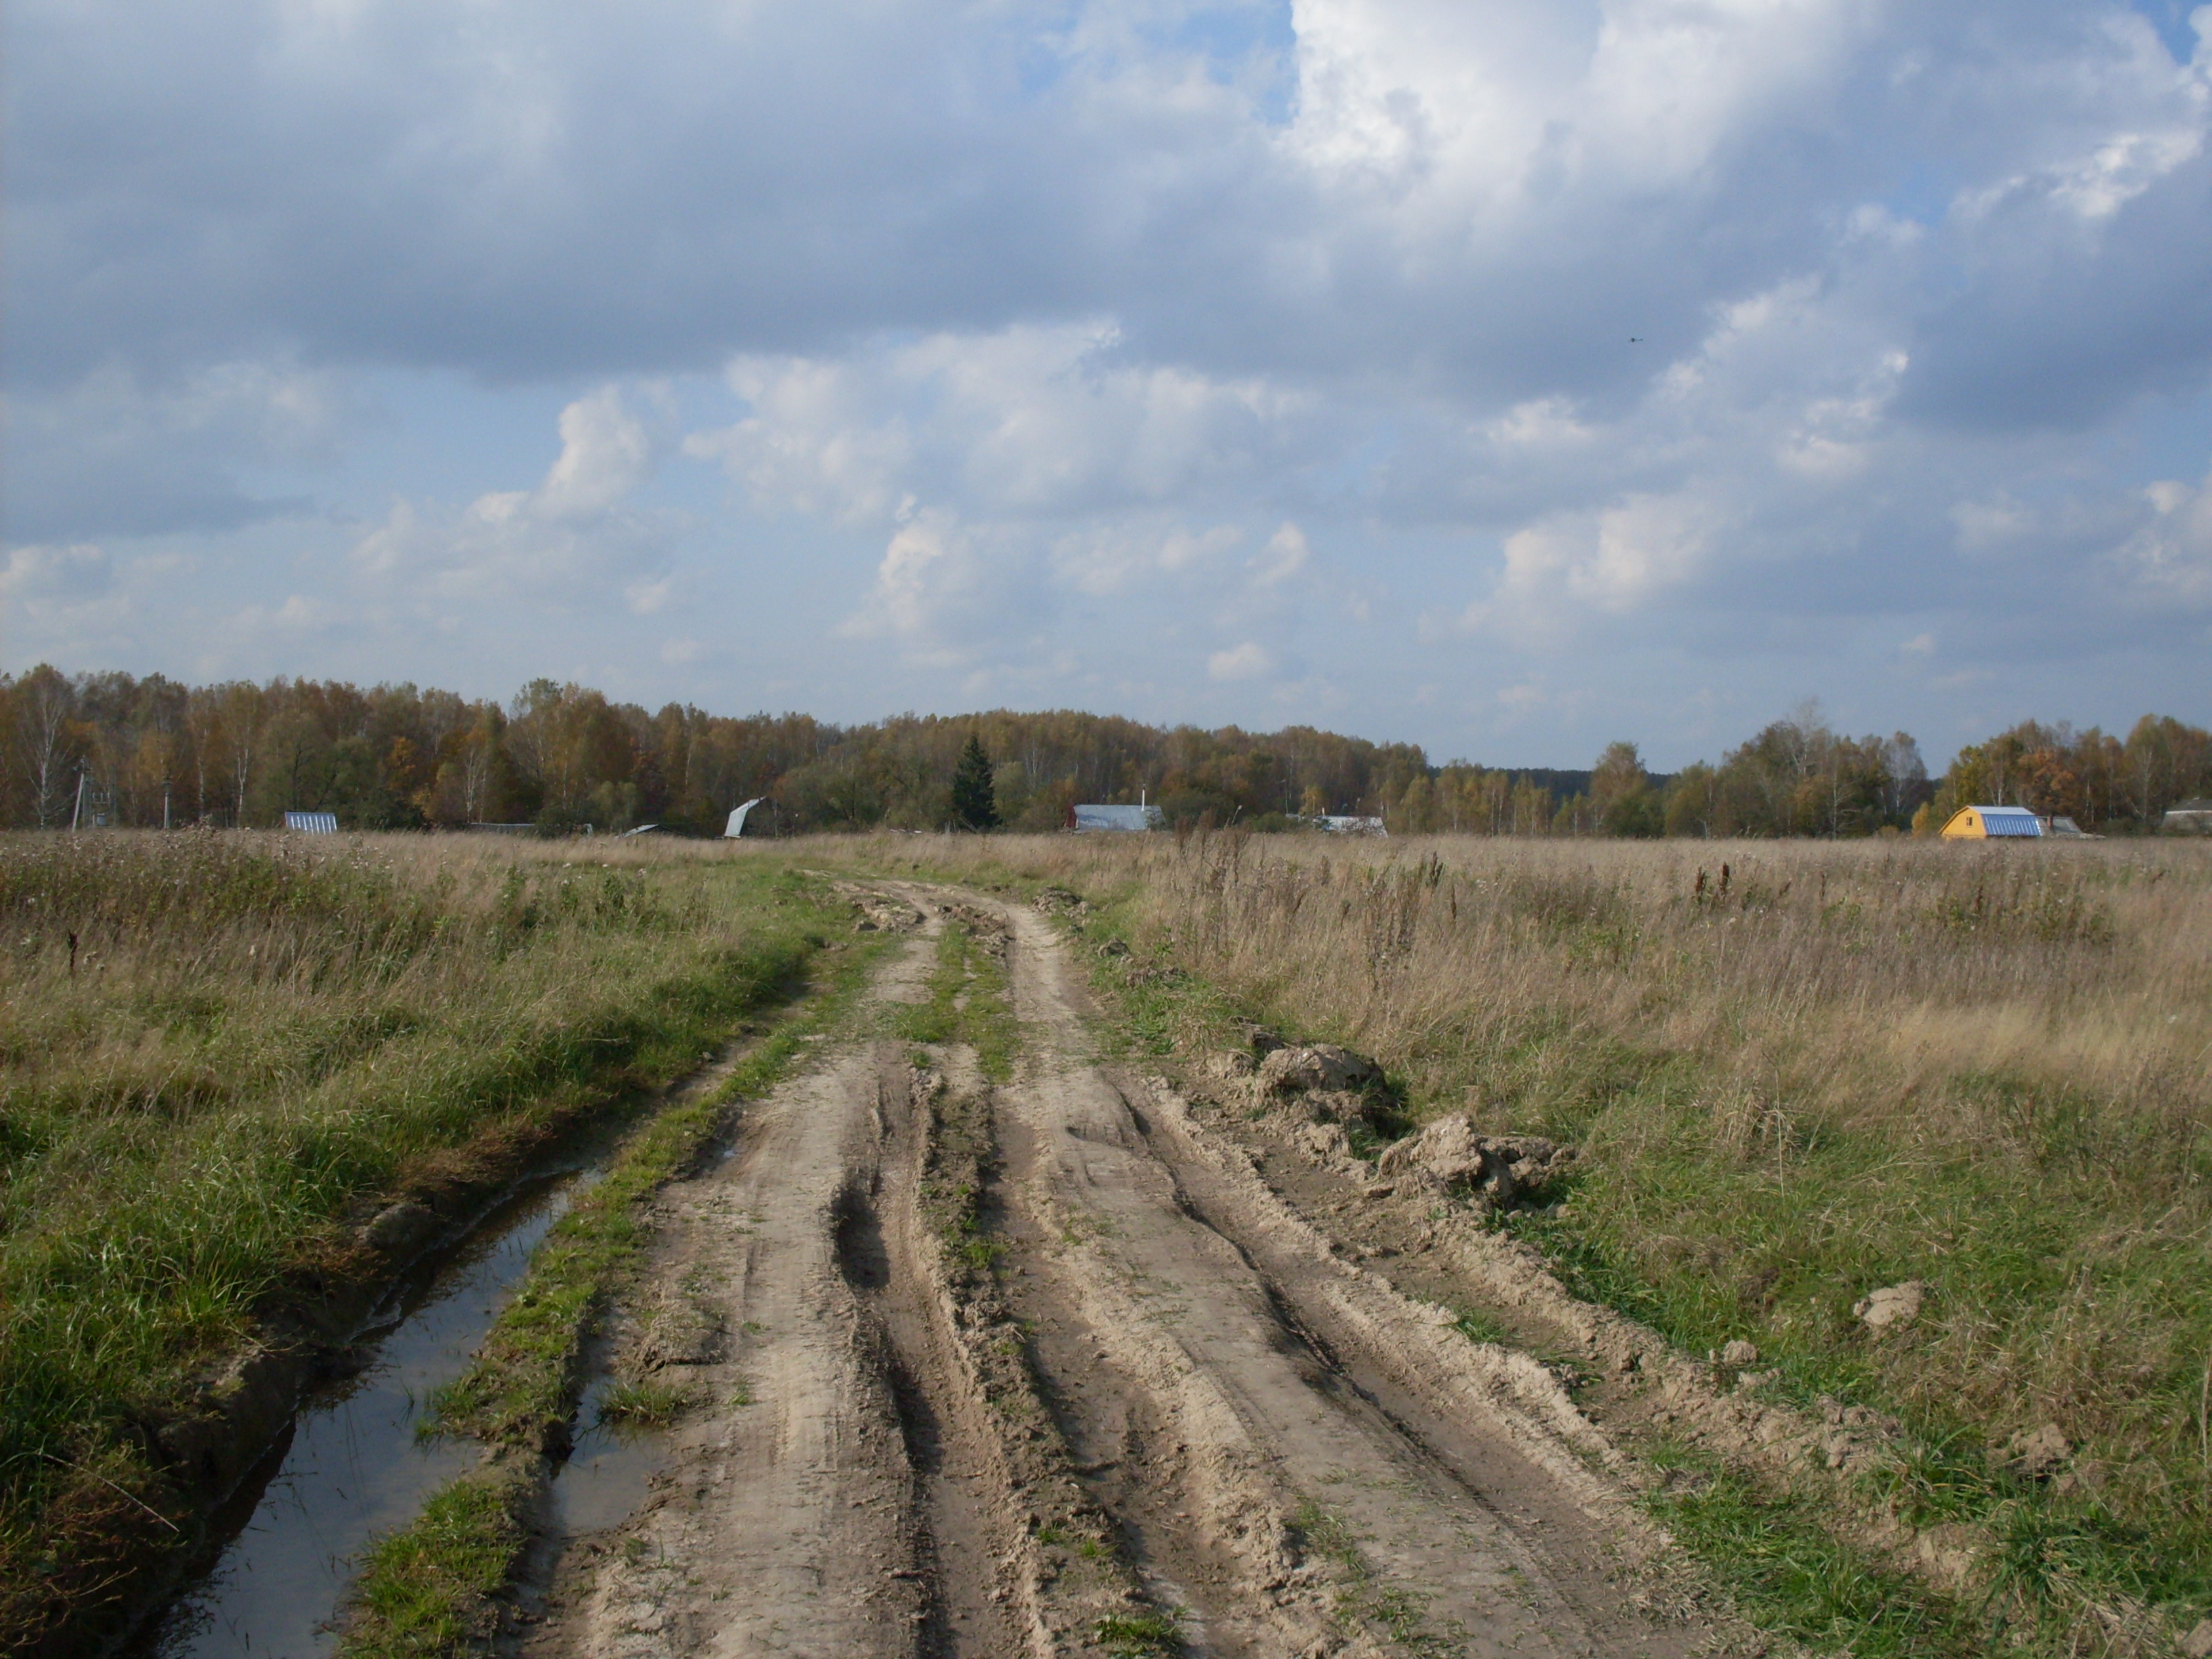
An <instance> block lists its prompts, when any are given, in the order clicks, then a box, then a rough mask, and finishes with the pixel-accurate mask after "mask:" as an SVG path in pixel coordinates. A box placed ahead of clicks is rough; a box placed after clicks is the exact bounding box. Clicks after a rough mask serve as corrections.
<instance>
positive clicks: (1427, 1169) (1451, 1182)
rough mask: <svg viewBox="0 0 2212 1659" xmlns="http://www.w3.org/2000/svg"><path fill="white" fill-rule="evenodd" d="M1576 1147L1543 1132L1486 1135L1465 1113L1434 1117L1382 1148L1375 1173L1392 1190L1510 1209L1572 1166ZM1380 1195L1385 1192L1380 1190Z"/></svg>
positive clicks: (1539, 1190) (1486, 1209) (1409, 1194)
mask: <svg viewBox="0 0 2212 1659" xmlns="http://www.w3.org/2000/svg"><path fill="white" fill-rule="evenodd" d="M1576 1156H1577V1154H1576V1151H1575V1149H1574V1148H1573V1147H1571V1146H1559V1145H1558V1144H1557V1143H1555V1142H1553V1141H1549V1140H1546V1139H1543V1138H1542V1137H1541V1136H1538V1135H1486V1134H1484V1133H1481V1132H1480V1130H1478V1129H1477V1128H1476V1127H1474V1119H1473V1118H1471V1117H1469V1116H1468V1115H1467V1114H1466V1113H1464V1112H1454V1113H1451V1114H1449V1115H1447V1116H1444V1117H1440V1118H1437V1119H1434V1120H1432V1121H1431V1122H1429V1123H1428V1124H1427V1125H1426V1126H1425V1127H1423V1128H1422V1129H1421V1130H1420V1132H1419V1133H1417V1134H1412V1135H1408V1136H1407V1137H1406V1139H1403V1140H1400V1141H1397V1142H1395V1143H1394V1144H1393V1145H1391V1146H1386V1147H1384V1148H1383V1152H1382V1155H1381V1156H1380V1157H1379V1158H1376V1160H1375V1173H1376V1175H1377V1176H1380V1177H1382V1178H1383V1180H1384V1181H1386V1182H1389V1188H1390V1190H1391V1191H1395V1192H1403V1193H1405V1194H1407V1195H1408V1196H1413V1195H1417V1194H1423V1193H1426V1194H1433V1195H1435V1196H1437V1197H1449V1198H1455V1199H1459V1200H1463V1201H1464V1202H1466V1203H1468V1204H1471V1205H1473V1206H1474V1207H1475V1208H1477V1209H1479V1210H1485V1211H1489V1210H1510V1209H1511V1208H1512V1207H1513V1206H1515V1205H1516V1204H1519V1203H1521V1202H1522V1201H1523V1200H1526V1199H1528V1198H1531V1197H1534V1195H1535V1194H1538V1193H1540V1192H1541V1190H1542V1189H1543V1188H1545V1187H1547V1186H1548V1185H1549V1184H1550V1183H1551V1182H1552V1181H1553V1178H1554V1177H1556V1176H1559V1175H1562V1174H1564V1173H1565V1171H1566V1170H1568V1169H1569V1168H1570V1167H1571V1166H1572V1164H1574V1161H1575V1158H1576ZM1377 1195H1378V1196H1381V1195H1383V1194H1380V1193H1378V1194H1377Z"/></svg>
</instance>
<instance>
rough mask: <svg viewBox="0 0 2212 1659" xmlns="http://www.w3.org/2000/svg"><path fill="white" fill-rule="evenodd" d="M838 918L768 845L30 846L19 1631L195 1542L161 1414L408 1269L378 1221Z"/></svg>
mask: <svg viewBox="0 0 2212 1659" xmlns="http://www.w3.org/2000/svg"><path fill="white" fill-rule="evenodd" d="M822 928H823V914H822V912H821V911H820V910H819V909H818V908H817V904H816V902H815V900H814V897H813V896H812V892H811V889H810V888H809V887H808V886H807V885H806V884H805V883H804V882H802V881H800V880H799V879H798V878H795V877H793V876H792V875H790V874H788V873H787V872H784V871H783V870H782V869H781V866H779V865H777V864H775V863H772V862H771V861H769V860H765V859H761V858H748V857H728V856H724V857H720V858H707V857H701V856H696V855H693V854H676V853H672V852H671V853H659V852H658V851H656V852H655V853H653V854H647V853H646V852H644V851H643V850H641V849H627V848H624V849H608V850H607V851H606V852H605V853H602V854H597V855H596V856H595V855H593V854H592V853H591V852H589V851H586V849H583V848H579V847H578V846H577V845H576V844H575V843H568V844H566V845H562V846H548V845H543V844H538V845H532V844H517V843H504V844H500V845H487V844H486V843H484V842H479V841H465V840H462V839H459V838H431V837H397V836H393V837H361V838H349V839H347V840H344V841H338V842H322V843H308V842H300V841H297V840H292V841H288V840H286V839H284V838H283V837H281V836H262V835H256V834H252V833H245V834H236V833H229V834H216V833H200V832H195V833H190V834H183V835H174V836H156V835H138V834H121V833H118V834H112V835H100V836H83V837H76V838H64V837H60V836H9V837H5V838H0V1152H4V1156H0V1646H13V1645H16V1644H26V1643H29V1642H31V1641H33V1640H36V1639H40V1638H41V1637H42V1636H43V1635H49V1634H51V1633H52V1632H57V1631H58V1630H61V1629H63V1628H64V1627H66V1628H69V1629H72V1630H77V1631H80V1632H87V1633H88V1635H87V1639H90V1637H89V1632H92V1631H93V1630H94V1629H96V1628H98V1627H99V1626H100V1620H101V1619H102V1618H103V1617H112V1616H114V1615H115V1614H116V1613H119V1611H120V1610H121V1609H122V1608H123V1607H125V1606H127V1605H128V1603H129V1601H130V1598H131V1595H133V1594H134V1593H135V1590H136V1587H137V1585H139V1584H141V1583H144V1582H145V1576H146V1574H147V1573H148V1572H149V1571H156V1570H158V1569H159V1567H160V1566H161V1563H162V1562H163V1561H164V1560H166V1559H170V1558H171V1557H173V1555H174V1553H176V1552H178V1551H180V1550H183V1549H185V1548H188V1547H190V1546H191V1543H192V1542H193V1541H194V1540H195V1538H196V1535H197V1525H198V1518H197V1517H198V1514H199V1507H200V1505H201V1504H202V1503H204V1501H205V1500H206V1498H207V1497H208V1494H206V1493H204V1492H197V1491H195V1490H193V1489H192V1488H191V1486H190V1485H189V1484H188V1483H187V1482H186V1481H185V1480H183V1479H181V1478H180V1477H179V1475H178V1474H175V1473H173V1471H172V1469H171V1468H169V1467H168V1466H167V1464H166V1462H164V1461H163V1455H162V1454H161V1452H160V1451H159V1450H158V1446H159V1442H158V1440H157V1439H156V1437H155V1436H156V1432H157V1431H158V1430H159V1429H160V1428H161V1425H163V1424H164V1423H165V1422H167V1421H168V1420H170V1419H172V1418H173V1415H174V1414H175V1413H177V1412H178V1411H179V1409H181V1408H182V1407H183V1406H184V1404H185V1401H187V1400H188V1399H189V1398H190V1397H191V1392H192V1390H193V1389H194V1387H195V1386H196V1383H197V1379H198V1378H199V1377H201V1376H204V1375H206V1374H207V1373H208V1371H209V1370H210V1368H211V1367H212V1366H213V1365H214V1364H215V1363H216V1361H217V1360H218V1359H219V1358H221V1357H222V1356H223V1355H225V1354H227V1353H229V1352H235V1351H236V1350H237V1349H238V1348H239V1347H240V1345H241V1344H243V1343H245V1342H246V1341H247V1340H249V1339H250V1338H251V1337H252V1334H254V1333H255V1332H256V1331H257V1330H258V1329H260V1328H264V1325H265V1323H266V1322H267V1321H268V1320H270V1318H271V1317H272V1316H278V1315H283V1314H285V1313H287V1312H289V1311H295V1310H296V1311H298V1312H300V1313H302V1314H306V1315H312V1314H313V1310H315V1309H316V1308H317V1307H319V1306H320V1305H323V1304H325V1302H326V1300H327V1298H328V1297H329V1296H330V1294H331V1287H332V1286H333V1285H337V1284H344V1283H349V1282H362V1281H366V1280H373V1279H374V1277H375V1276H376V1275H377V1274H378V1273H381V1272H383V1271H386V1270H387V1269H386V1267H383V1266H380V1264H379V1262H378V1261H377V1260H376V1259H375V1258H374V1256H373V1255H371V1254H369V1253H368V1252H367V1251H366V1250H365V1249H363V1248H362V1245H361V1244H360V1243H358V1233H357V1231H356V1229H357V1227H358V1225H359V1224H360V1223H361V1222H362V1221H363V1220H364V1219H365V1218H367V1217H368V1216H369V1215H371V1214H373V1213H374V1212H375V1210H376V1209H377V1208H378V1207H379V1206H380V1205H382V1204H383V1203H386V1202H387V1201H389V1200H392V1199H393V1198H396V1197H400V1196H405V1195H428V1196H435V1194H439V1193H441V1192H447V1191H453V1190H456V1189H457V1188H458V1189H466V1188H471V1187H481V1186H483V1184H484V1183H486V1182H490V1183H493V1184H496V1182H497V1181H499V1180H500V1179H503V1178H504V1177H505V1176H507V1174H510V1173H513V1172H514V1171H515V1170H518V1169H519V1168H520V1166H521V1165H522V1164H526V1162H527V1160H528V1159H529V1158H531V1157H532V1156H533V1155H535V1154H536V1152H538V1151H539V1150H540V1149H542V1148H544V1147H545V1146H548V1145H549V1144H550V1141H551V1140H552V1139H554V1138H555V1137H556V1136H557V1135H558V1134H560V1133H563V1132H565V1130H566V1129H567V1128H568V1127H569V1126H571V1125H574V1124H577V1123H580V1122H581V1121H583V1120H584V1119H586V1117H587V1116H592V1115H600V1114H604V1113H605V1112H607V1111H609V1110H611V1109H618V1108H619V1106H620V1105H621V1103H623V1102H624V1101H625V1100H629V1099H633V1098H635V1097H636V1096H637V1095H638V1094H639V1093H640V1092H641V1091H643V1090H646V1089H648V1088H650V1087H653V1086H654V1085H659V1084H660V1083H662V1082H664V1081H665V1080H666V1079H669V1078H671V1077H672V1076H675V1075H677V1074H678V1073H680V1072H682V1071H684V1069H686V1068H688V1067H690V1066H694V1065H696V1063H697V1062H698V1060H700V1058H701V1057H702V1054H703V1053H705V1052H707V1051H708V1050H709V1049H710V1048H712V1046H713V1045H714V1044H715V1043H717V1042H720V1041H722V1040H723V1039H724V1038H726V1036H728V1034H729V1033H730V1032H731V1031H732V1030H733V1029H735V1027H736V1026H737V1025H738V1023H739V1022H740V1021H741V1020H742V1019H743V1018H744V1017H745V1016H746V1014H747V1013H749V1012H751V1011H753V1010H756V1009H757V1008H759V1007H761V1006H763V1005H765V1004H767V1003H769V1002H772V1001H773V1000H775V999H776V998H778V997H780V996H782V995H784V994H787V991H788V990H789V989H790V987H792V986H793V984H794V983H795V981H796V980H797V978H798V976H799V974H800V973H801V972H802V970H803V969H804V968H805V964H806V963H807V961H808V960H809V958H810V957H811V956H812V954H813V953H814V951H816V949H817V947H818V946H819V945H820V944H821V943H822V942H823V932H822ZM339 1334H341V1335H342V1333H339Z"/></svg>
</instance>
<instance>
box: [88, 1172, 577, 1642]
mask: <svg viewBox="0 0 2212 1659" xmlns="http://www.w3.org/2000/svg"><path fill="white" fill-rule="evenodd" d="M598 1174H599V1171H598V1170H596V1169H592V1170H567V1171H563V1172H559V1173H556V1174H551V1175H547V1176H541V1177H539V1178H538V1179H536V1180H533V1181H531V1182H526V1183H524V1184H523V1185H522V1186H521V1187H520V1188H519V1189H518V1190H517V1191H516V1192H514V1193H513V1194H511V1195H510V1196H509V1197H508V1198H507V1200H504V1201H503V1202H502V1203H501V1204H500V1205H499V1206H496V1207H495V1209H493V1210H492V1212H490V1213H489V1214H488V1215H487V1216H486V1217H485V1218H483V1221H481V1222H480V1223H479V1224H478V1225H477V1226H476V1227H475V1228H474V1229H472V1230H471V1232H470V1234H469V1235H468V1237H467V1238H466V1240H465V1243H463V1244H462V1245H461V1246H460V1247H459V1249H456V1250H453V1251H452V1252H449V1253H446V1254H444V1255H442V1257H441V1258H440V1259H436V1260H435V1261H432V1262H430V1263H428V1264H426V1265H425V1266H424V1267H422V1268H419V1269H418V1270H417V1271H416V1273H413V1274H412V1275H410V1277H409V1278H408V1279H404V1280H403V1281H402V1282H401V1284H400V1285H398V1287H396V1289H395V1290H394V1291H393V1292H392V1296H391V1297H389V1298H388V1299H387V1301H386V1305H385V1308H384V1310H382V1311H381V1312H380V1315H379V1317H378V1320H377V1322H376V1324H375V1325H374V1327H373V1328H371V1329H370V1330H369V1331H368V1333H366V1334H364V1336H363V1338H362V1348H363V1349H364V1350H365V1351H366V1352H367V1354H368V1364H367V1365H366V1366H365V1367H364V1368H363V1369H362V1370H360V1371H359V1372H357V1373H356V1374H355V1375H354V1376H349V1377H346V1378H343V1379H342V1380H340V1381H337V1382H334V1383H330V1384H328V1385H327V1386H325V1388H323V1389H319V1390H318V1391H317V1392H316V1393H314V1394H313V1395H310V1396H309V1397H308V1399H307V1401H306V1402H305V1404H304V1405H303V1406H302V1407H301V1411H300V1413H299V1416H298V1418H297V1419H295V1423H294V1425H293V1427H292V1431H291V1432H290V1434H289V1436H288V1437H286V1438H285V1439H284V1440H283V1442H281V1443H279V1444H278V1445H277V1446H276V1448H274V1449H272V1450H271V1452H270V1455H269V1456H268V1457H267V1458H266V1459H264V1462H263V1466H262V1469H261V1470H260V1471H258V1472H257V1473H256V1474H255V1475H254V1476H252V1478H250V1479H248V1480H246V1482H245V1483H244V1484H243V1485H242V1486H241V1487H240V1492H239V1493H238V1495H237V1496H236V1497H235V1498H234V1499H233V1500H232V1503H231V1504H230V1506H229V1511H228V1513H227V1514H225V1515H223V1516H220V1517H218V1522H217V1528H216V1533H217V1535H218V1536H219V1537H222V1538H224V1539H225V1541H224V1542H223V1544H222V1547H221V1548H220V1550H219V1551H218V1552H217V1553H216V1555H215V1557H214V1558H213V1559H212V1560H211V1561H210V1562H209V1563H208V1564H207V1565H205V1566H204V1568H203V1570H202V1571H199V1572H198V1573H197V1575H195V1577H193V1579H192V1581H191V1583H189V1584H188V1585H187V1586H186V1587H185V1589H184V1590H183V1592H182V1593H181V1594H179V1595H178V1596H177V1597H176V1598H175V1599H174V1600H173V1601H172V1602H171V1603H170V1605H169V1606H168V1607H167V1608H166V1609H165V1610H164V1611H163V1613H161V1616H160V1617H159V1618H158V1619H156V1620H154V1621H153V1624H152V1626H151V1627H150V1628H149V1630H148V1631H146V1632H144V1633H143V1635H142V1636H141V1638H139V1640H138V1641H137V1642H136V1643H134V1644H132V1654H133V1659H246V1656H252V1659H313V1656H315V1655H319V1654H325V1653H328V1652H330V1651H331V1649H332V1648H333V1647H334V1646H335V1645H336V1643H337V1635H336V1632H335V1631H334V1629H333V1628H332V1619H333V1616H334V1615H335V1614H336V1613H337V1611H338V1605H339V1602H340V1600H341V1598H342V1597H343V1595H344V1593H345V1589H346V1585H347V1583H348V1582H349V1580H350V1578H351V1577H352V1574H353V1571H354V1569H355V1566H356V1559H357V1557H358V1556H359V1554H360V1553H361V1551H362V1547H364V1546H365V1545H366V1544H367V1543H368V1541H369V1540H370V1538H371V1537H372V1536H374V1534H378V1533H380V1532H384V1531H386V1530H389V1529H390V1528H392V1527H395V1526H398V1525H399V1524H400V1523H402V1522H405V1521H406V1520H408V1519H409V1518H410V1516H413V1515H414V1513H415V1512H416V1510H417V1509H418V1508H419V1507H420V1506H421V1504H422V1501H423V1499H424V1498H427V1497H428V1496H429V1494H430V1493H431V1492H433V1491H435V1489H436V1488H437V1487H438V1486H441V1485H443V1484H444V1483H445V1482H446V1481H447V1480H451V1479H452V1478H453V1476H455V1475H457V1474H460V1473H461V1472H462V1471H464V1470H465V1469H466V1468H469V1467H471V1465H472V1464H473V1463H475V1462H476V1461H477V1458H478V1457H479V1456H480V1455H482V1450H483V1449H482V1448H481V1447H480V1446H478V1445H477V1443H475V1442H474V1441H470V1440H459V1441H455V1440H425V1439H422V1438H421V1437H419V1436H418V1435H417V1433H416V1425H417V1424H418V1423H419V1422H420V1420H421V1417H422V1411H423V1409H424V1407H425V1406H426V1405H427V1403H428V1399H429V1396H430V1394H431V1391H432V1390H433V1389H436V1388H437V1387H438V1386H439V1384H441V1383H446V1382H447V1381H450V1380H451V1379H452V1378H453V1377H455V1376H459V1375H460V1373H461V1372H462V1371H463V1370H465V1369H466V1367H467V1365H468V1363H469V1356H470V1355H471V1353H473V1352H475V1350H476V1347H477V1344H478V1343H480V1342H481V1341H482V1340H483V1335H484V1333H485V1332H486V1330H488V1329H489V1328H490V1325H491V1322H492V1321H493V1319H495V1317H496V1316H498V1314H499V1311H500V1310H501V1308H502V1307H503V1306H504V1305H505V1304H506V1302H507V1297H508V1296H509V1295H510V1294H511V1293H512V1292H513V1290H514V1288H515V1286H516V1285H517V1284H519V1283H520V1280H521V1278H522V1275H523V1273H524V1271H525V1269H526V1267H528V1265H529V1260H530V1253H531V1251H532V1250H533V1249H536V1248H537V1245H538V1241H539V1240H540V1239H542V1238H543V1237H544V1236H545V1233H546V1231H547V1229H549V1228H550V1227H551V1226H552V1225H553V1224H554V1223H555V1222H556V1221H557V1220H559V1219H560V1218H561V1216H562V1214H563V1213H564V1212H566V1210H567V1209H568V1204H569V1202H570V1201H571V1200H572V1199H573V1198H574V1196H575V1195H576V1194H577V1193H578V1191H579V1190H580V1188H583V1187H586V1186H588V1185H589V1184H590V1183H591V1182H592V1181H594V1180H596V1179H597V1178H598Z"/></svg>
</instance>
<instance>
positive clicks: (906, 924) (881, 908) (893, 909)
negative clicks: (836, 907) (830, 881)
mask: <svg viewBox="0 0 2212 1659" xmlns="http://www.w3.org/2000/svg"><path fill="white" fill-rule="evenodd" d="M837 890H838V892H840V893H841V894H842V895H843V896H844V897H845V900H846V902H848V903H849V904H850V905H851V906H852V907H853V908H854V910H856V911H858V912H859V913H860V920H859V921H855V922H854V924H853V931H854V933H912V932H914V931H915V929H916V928H917V927H921V924H922V915H921V911H919V910H917V909H915V908H914V906H913V905H911V904H908V902H906V901H905V900H904V899H902V898H900V897H899V896H896V894H893V893H886V892H884V891H883V890H881V889H880V888H875V887H856V886H854V885H853V884H851V883H849V882H840V883H838V884H837Z"/></svg>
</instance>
